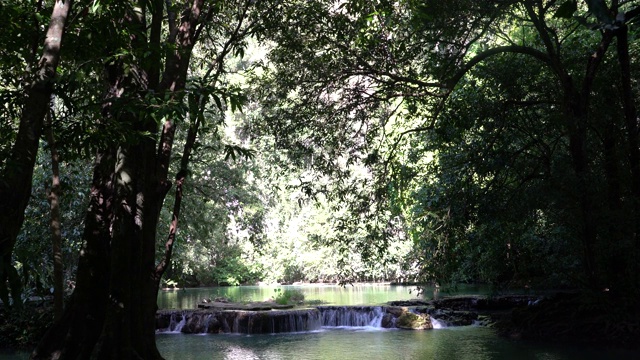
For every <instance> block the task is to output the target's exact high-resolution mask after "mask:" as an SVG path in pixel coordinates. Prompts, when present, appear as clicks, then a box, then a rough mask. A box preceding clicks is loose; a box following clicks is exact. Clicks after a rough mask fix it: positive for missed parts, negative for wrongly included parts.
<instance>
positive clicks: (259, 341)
mask: <svg viewBox="0 0 640 360" xmlns="http://www.w3.org/2000/svg"><path fill="white" fill-rule="evenodd" d="M157 341H158V346H159V348H160V351H161V353H162V355H163V356H164V357H165V358H166V359H167V360H171V359H180V360H200V359H265V360H267V359H282V360H287V359H309V360H327V359H372V360H373V359H376V360H377V359H379V360H385V359H439V360H454V359H456V360H458V359H461V360H466V359H469V360H471V359H473V360H477V359H480V360H482V359H544V360H569V359H586V360H591V359H623V360H624V359H637V358H640V357H638V355H639V354H638V353H637V352H628V351H615V350H602V349H581V348H574V347H566V346H549V345H535V344H530V343H525V342H512V341H508V340H505V339H502V338H499V337H497V336H496V335H495V334H494V333H493V332H492V331H491V329H488V328H482V327H461V328H449V329H443V330H435V331H402V330H376V331H372V330H371V329H369V330H363V329H360V330H348V329H331V330H324V331H320V332H314V333H298V334H288V335H285V334H278V335H252V336H245V335H206V336H194V335H180V334H176V335H159V336H158V338H157Z"/></svg>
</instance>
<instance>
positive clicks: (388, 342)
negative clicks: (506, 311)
mask: <svg viewBox="0 0 640 360" xmlns="http://www.w3.org/2000/svg"><path fill="white" fill-rule="evenodd" d="M287 288H288V289H297V290H300V291H302V292H303V293H304V294H305V298H306V299H307V300H319V301H322V302H324V303H326V304H331V305H379V304H383V303H385V302H387V301H393V300H409V299H415V298H434V297H435V298H437V297H440V296H445V295H450V294H465V295H471V294H487V293H488V289H487V288H485V287H477V286H475V287H474V286H461V287H459V288H457V289H456V290H455V291H444V290H440V289H427V291H426V292H425V293H424V294H418V293H417V292H416V291H415V287H407V286H391V285H381V284H360V285H354V286H347V287H340V286H335V285H303V286H285V287H268V286H267V287H259V286H241V287H218V288H200V289H187V290H171V291H163V292H162V293H161V294H159V296H158V304H159V306H160V307H161V308H178V309H189V308H194V307H195V306H196V304H197V303H198V302H199V301H201V300H202V299H204V298H215V297H227V298H231V299H233V300H234V301H250V300H254V301H262V300H266V299H268V298H272V297H275V296H276V295H277V292H278V291H283V289H287ZM276 289H280V290H276ZM156 339H157V343H158V348H159V349H160V352H161V354H162V355H163V356H164V357H165V358H166V359H167V360H172V359H175V360H201V359H202V360H205V359H207V360H210V359H226V360H236V359H242V360H253V359H260V360H287V359H292V360H293V359H303V360H304V359H308V360H331V359H336V360H342V359H366V360H386V359H389V360H391V359H393V360H395V359H438V360H448V359H451V360H453V359H456V360H461V359H474V360H482V359H539V360H564V359H566V360H570V359H586V360H590V359H594V360H595V359H623V360H624V359H640V353H639V352H637V351H625V350H615V349H601V348H598V347H597V346H596V347H590V348H585V347H575V346H567V345H551V344H541V343H531V342H525V341H511V340H508V339H504V338H501V337H498V336H497V335H496V334H495V333H494V332H493V330H492V329H491V328H487V327H481V326H464V327H448V328H442V329H434V330H427V331H406V330H398V329H381V328H375V327H369V326H368V327H357V328H354V327H323V328H321V329H320V330H317V331H312V332H302V333H290V334H273V335H239V334H217V335H211V334H206V335H187V334H181V333H159V334H158V335H157V338H156ZM594 345H597V344H594ZM26 358H27V354H26V353H12V354H8V353H1V352H0V360H17V359H26Z"/></svg>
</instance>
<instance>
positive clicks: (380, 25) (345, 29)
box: [267, 0, 639, 292]
mask: <svg viewBox="0 0 640 360" xmlns="http://www.w3.org/2000/svg"><path fill="white" fill-rule="evenodd" d="M280 12H281V13H283V14H285V16H284V20H283V21H275V20H274V21H273V22H271V23H269V24H270V26H273V28H274V30H272V31H271V32H270V33H269V34H270V37H271V38H272V39H273V40H274V42H275V43H276V46H275V49H274V51H273V52H272V53H271V57H270V59H271V61H273V63H274V65H272V66H271V70H270V71H271V74H272V75H268V79H269V85H270V86H271V90H270V92H269V95H270V96H272V97H271V98H272V99H274V100H275V99H278V100H279V101H278V102H277V103H273V104H270V108H271V109H272V110H271V111H272V113H267V116H268V118H269V119H271V121H270V122H269V124H270V125H271V126H272V128H273V129H274V130H275V131H276V133H277V134H278V136H280V138H279V139H280V141H281V143H280V144H281V145H282V146H285V147H289V148H291V149H295V150H296V151H300V152H306V153H307V154H313V159H314V165H315V166H317V168H319V169H322V170H326V171H328V172H333V173H336V169H341V168H340V166H337V163H338V162H339V160H338V159H341V156H342V154H347V153H348V154H349V156H348V159H349V160H348V161H347V163H353V162H357V161H362V162H363V163H365V164H367V165H368V166H369V167H370V168H371V170H372V172H373V174H375V175H376V176H375V180H376V181H375V184H376V185H375V187H374V189H376V191H375V193H376V196H375V197H371V198H370V199H369V203H377V204H378V205H376V206H375V207H374V208H375V209H378V210H376V211H378V212H379V213H380V211H379V210H380V209H388V210H389V211H390V212H389V214H390V215H392V216H397V217H398V216H399V218H400V219H403V221H410V222H409V223H408V225H409V226H410V227H413V228H409V231H410V232H411V233H412V234H414V235H415V240H416V241H417V243H416V247H417V248H418V249H420V248H422V254H423V256H422V258H420V261H423V262H424V263H425V265H426V269H429V268H431V269H432V270H434V271H436V270H435V268H434V267H433V265H442V266H440V269H441V270H437V271H436V272H434V271H426V272H425V275H427V276H428V277H431V278H432V277H434V276H435V277H437V278H443V277H450V276H451V275H453V274H454V273H455V272H456V269H460V268H461V267H462V266H466V265H464V264H467V265H469V262H466V261H460V259H462V258H465V257H466V258H467V259H477V258H478V255H479V254H478V251H479V252H480V254H482V255H485V256H486V257H487V258H490V259H491V262H493V263H494V264H501V263H502V264H508V263H512V260H513V257H514V256H516V254H517V253H518V252H520V254H522V256H520V259H525V258H526V256H524V254H525V253H526V252H531V253H536V252H538V250H539V246H540V245H539V244H541V243H548V244H552V246H548V247H547V251H550V250H551V249H560V250H559V252H560V253H561V254H569V255H570V256H569V257H567V259H577V261H578V263H579V264H580V266H581V267H582V268H581V271H579V274H578V278H580V279H581V280H577V281H576V280H575V279H576V278H575V277H574V279H573V280H570V282H571V283H572V284H573V285H577V286H580V287H582V288H584V287H585V285H587V284H588V286H587V287H588V288H590V289H591V290H593V291H596V292H597V291H600V290H602V289H603V288H609V289H611V288H616V289H619V290H622V289H628V288H634V289H637V288H639V286H638V283H637V278H636V277H635V276H634V275H630V276H628V277H624V278H620V277H618V276H617V275H614V274H619V273H620V271H624V272H625V273H628V274H636V273H637V265H635V264H636V263H637V262H636V261H635V259H636V258H637V255H638V250H637V245H635V244H637V241H636V240H635V239H636V238H637V237H636V235H635V234H636V233H637V231H635V230H633V231H631V230H630V231H624V230H621V229H631V228H635V225H632V226H631V228H630V227H629V224H637V223H638V221H637V216H638V212H637V211H636V210H633V209H635V205H634V204H635V203H636V200H634V199H637V198H638V197H637V195H636V194H637V192H636V190H635V189H636V185H634V184H635V183H636V181H635V180H634V179H635V178H636V176H637V174H636V172H637V171H636V165H635V164H636V162H637V161H636V160H635V159H636V157H637V154H636V152H637V151H638V145H637V142H636V141H637V140H636V137H637V131H636V130H635V129H636V125H635V122H636V120H631V119H636V117H637V116H636V115H635V105H634V99H635V98H637V94H635V92H634V89H633V87H632V86H630V82H629V79H633V78H634V76H633V74H632V71H633V70H632V67H630V65H629V61H628V59H629V55H628V54H629V46H630V45H631V46H632V45H633V42H632V41H630V40H629V38H628V36H627V35H626V34H627V33H628V31H629V30H628V28H629V26H630V24H633V23H634V22H635V18H636V17H637V12H638V7H637V4H636V3H635V2H625V3H619V2H615V1H614V2H604V1H586V2H576V1H563V2H543V1H535V0H531V1H512V2H497V1H496V2H494V1H464V0H462V1H447V2H442V1H403V2H397V3H393V4H392V3H389V2H386V1H380V2H362V1H349V2H344V3H341V4H338V5H336V4H333V3H332V2H325V1H310V2H309V1H307V2H304V3H302V2H299V3H298V2H292V3H291V4H289V3H287V4H283V5H282V10H281V11H280ZM585 25H586V26H585ZM614 42H615V43H616V46H617V47H616V50H615V51H613V50H612V48H611V47H612V44H613V43H614ZM319 49H320V50H319ZM585 54H589V55H588V56H587V55H585ZM292 59H293V60H292ZM510 62H512V63H513V64H520V65H521V66H525V67H530V68H531V69H532V70H531V72H527V73H523V72H522V71H521V69H519V68H517V67H515V66H509V64H510ZM533 69H537V71H538V72H539V75H538V76H539V78H538V79H536V74H535V73H534V71H536V70H533ZM500 71H506V73H505V75H506V76H499V75H498V74H499V72H500ZM521 75H524V76H526V78H525V79H527V81H528V82H527V81H522V82H518V81H516V80H515V79H517V76H521ZM606 78H616V79H621V80H620V81H619V82H617V81H616V82H611V81H609V82H607V81H605V80H604V79H606ZM542 79H544V82H543V81H542ZM514 89H522V90H524V89H527V90H528V91H516V90H514ZM613 94H620V95H619V96H614V95H613ZM281 99H286V101H282V100H281ZM605 104H606V106H607V107H608V110H607V111H604V108H602V107H603V106H605ZM614 104H615V105H614ZM478 107H486V110H485V109H483V108H480V109H479V108H478ZM385 115H386V116H385ZM482 116H484V117H482ZM487 117H488V118H487ZM601 117H604V118H606V119H608V121H606V122H602V121H599V120H598V119H599V118H601ZM294 119H295V120H294ZM373 119H375V120H376V121H372V120H373ZM527 121H529V122H531V121H535V124H536V125H535V126H534V127H535V128H538V129H550V131H549V132H547V131H544V132H542V133H540V130H537V133H534V134H535V136H532V135H531V134H528V133H527V132H530V131H532V130H531V129H530V128H529V125H527ZM509 123H513V125H505V124H509ZM345 129H348V131H345ZM351 129H363V131H361V132H360V131H358V130H355V131H353V132H352V131H350V130H351ZM365 129H366V131H365ZM505 129H508V130H509V131H510V135H508V136H506V134H503V133H502V131H503V130H505ZM316 134H317V136H316ZM345 134H349V135H350V136H351V137H350V138H349V136H346V139H345ZM362 134H366V135H364V136H362V138H363V139H364V140H362V141H357V140H356V139H360V136H361V135H362ZM620 139H625V140H624V142H621V141H620ZM321 144H322V145H321ZM327 146H329V149H330V150H329V151H326V152H322V151H320V150H319V149H323V150H326V149H327ZM326 154H330V155H329V156H326V157H323V155H326ZM509 156H511V158H509ZM316 159H317V160H316ZM429 159H433V160H432V161H431V160H429ZM500 164H502V165H500ZM567 169H570V171H566V170H567ZM429 170H435V174H434V173H429ZM518 171H525V172H524V173H518ZM420 176H424V177H423V178H422V179H424V180H417V179H416V177H420ZM456 177H458V178H456ZM420 182H421V183H422V184H420ZM408 186H409V189H411V187H414V188H413V189H414V190H415V191H414V192H413V193H412V192H411V191H410V190H409V189H408V188H407V187H408ZM558 190H560V191H558ZM536 191H549V195H551V197H550V198H548V200H549V201H551V202H547V203H546V204H545V203H543V202H541V201H538V200H540V198H535V197H534V196H533V195H534V194H535V192H536ZM604 194H607V196H606V197H603V195H604ZM518 197H521V198H522V199H530V200H531V202H530V203H528V204H526V205H520V206H518V208H517V209H518V211H519V212H520V211H521V213H520V214H523V216H524V217H523V218H520V219H519V218H517V217H514V216H513V215H514V214H515V213H512V214H510V213H509V210H510V209H513V208H512V207H510V206H509V205H508V204H509V203H510V202H513V199H517V198H518ZM362 200H363V199H362V198H359V199H357V200H355V201H354V202H350V203H351V204H352V205H353V206H352V210H354V214H358V213H362V209H366V207H363V206H357V204H359V205H362V204H363V203H364V202H362ZM603 205H605V206H603ZM370 209H371V208H370ZM500 209H502V210H500ZM507 209H509V210H507ZM602 209H606V211H603V210H602ZM623 209H625V210H623ZM485 214H486V215H485ZM489 214H492V215H489ZM496 215H499V217H498V218H496ZM541 215H542V216H541ZM387 219H389V217H387ZM496 219H497V220H499V221H497V222H496V221H494V220H496ZM492 222H493V223H492ZM625 224H626V225H625ZM498 229H502V231H496V230H498ZM527 234H528V235H527ZM551 234H553V236H550V235H551ZM478 235H481V237H478ZM514 236H516V237H520V239H523V242H522V243H521V244H519V245H518V247H519V249H518V250H517V251H514V250H512V251H509V250H508V249H509V246H511V245H513V243H510V241H509V240H508V239H509V238H514ZM526 236H529V240H526V241H525V240H524V239H525V237H526ZM383 238H384V237H381V238H380V239H383ZM487 238H490V239H492V240H495V241H491V242H489V240H487ZM374 239H376V238H375V237H373V238H371V240H374ZM545 239H546V240H545ZM572 239H577V240H578V242H577V243H576V242H575V241H573V240H572ZM612 243H613V244H614V245H613V246H611V244H612ZM526 244H528V245H526ZM377 245H381V246H382V247H384V241H383V240H382V241H372V242H369V246H377ZM470 245H471V246H470ZM520 245H522V247H520ZM535 249H538V250H535ZM614 249H615V250H614ZM428 254H438V256H437V257H435V258H434V257H430V256H424V255H428ZM509 259H510V260H509ZM558 260H559V259H558ZM534 261H535V260H527V261H526V262H529V263H530V262H534ZM449 265H452V266H449ZM563 266H564V265H560V266H559V268H556V269H561V268H562V267H563ZM436 267H437V266H436ZM612 267H613V268H616V269H618V270H619V271H610V269H611V268H612ZM623 269H624V270H623ZM478 270H479V269H476V270H475V273H474V274H469V275H471V276H472V277H475V276H476V275H477V274H478V272H477V271H478ZM470 271H471V270H470ZM559 272H560V273H561V272H562V271H559ZM508 273H513V272H512V271H511V269H506V268H503V269H502V270H499V271H497V272H489V273H486V275H488V276H486V277H484V279H485V280H491V279H493V280H496V281H502V282H504V281H505V280H507V281H508V280H510V279H504V278H503V279H501V276H500V274H508ZM489 274H491V275H489ZM574 274H575V273H574ZM612 284H617V285H612Z"/></svg>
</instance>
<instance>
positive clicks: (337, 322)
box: [318, 306, 385, 328]
mask: <svg viewBox="0 0 640 360" xmlns="http://www.w3.org/2000/svg"><path fill="white" fill-rule="evenodd" d="M318 310H319V311H320V316H321V319H322V326H326V327H374V328H381V327H382V319H383V317H384V314H385V312H384V310H383V308H382V307H381V306H362V307H353V306H349V307H347V306H320V307H318Z"/></svg>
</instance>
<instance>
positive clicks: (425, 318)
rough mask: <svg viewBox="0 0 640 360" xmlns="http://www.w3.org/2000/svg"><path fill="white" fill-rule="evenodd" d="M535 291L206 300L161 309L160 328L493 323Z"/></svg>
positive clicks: (276, 329) (260, 330)
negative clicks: (339, 299)
mask: <svg viewBox="0 0 640 360" xmlns="http://www.w3.org/2000/svg"><path fill="white" fill-rule="evenodd" d="M535 301H538V299H537V298H535V297H531V296H508V297H507V296H505V297H493V298H486V297H475V296H474V297H452V298H446V299H441V300H432V301H419V300H417V301H395V302H391V303H389V304H387V305H383V306H313V307H306V308H298V307H296V308H294V307H293V306H292V305H284V306H282V305H277V304H274V303H251V304H234V303H222V302H210V303H202V304H200V305H199V307H200V308H199V309H194V310H160V311H158V312H157V314H156V329H157V331H158V332H181V333H188V334H203V333H214V334H216V333H239V334H272V333H285V332H303V331H314V330H319V329H321V328H323V327H374V328H387V329H388V328H400V329H414V330H424V329H432V328H434V326H435V327H441V326H464V325H471V324H473V323H478V324H487V323H488V322H489V320H488V319H489V318H488V317H487V314H488V313H492V312H499V311H505V310H509V309H512V308H513V307H515V306H520V305H531V304H533V303H534V302H535Z"/></svg>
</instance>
